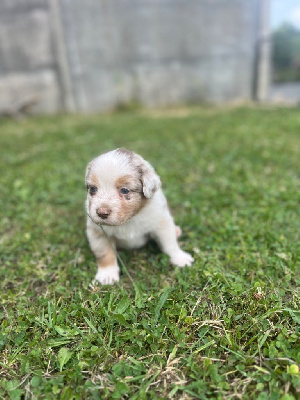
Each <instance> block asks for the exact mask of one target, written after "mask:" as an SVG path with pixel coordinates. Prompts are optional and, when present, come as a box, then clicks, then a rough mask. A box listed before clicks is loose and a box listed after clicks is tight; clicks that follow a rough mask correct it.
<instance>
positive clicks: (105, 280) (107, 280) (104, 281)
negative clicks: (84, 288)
mask: <svg viewBox="0 0 300 400" xmlns="http://www.w3.org/2000/svg"><path fill="white" fill-rule="evenodd" d="M95 280H96V281H98V282H100V283H101V285H113V284H114V283H115V282H119V280H120V274H119V267H118V266H116V265H112V266H111V267H104V268H98V272H97V274H96V276H95Z"/></svg>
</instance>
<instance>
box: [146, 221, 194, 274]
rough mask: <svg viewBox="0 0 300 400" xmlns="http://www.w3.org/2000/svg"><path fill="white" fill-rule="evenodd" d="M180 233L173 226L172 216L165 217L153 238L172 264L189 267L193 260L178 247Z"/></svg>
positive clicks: (176, 227)
mask: <svg viewBox="0 0 300 400" xmlns="http://www.w3.org/2000/svg"><path fill="white" fill-rule="evenodd" d="M180 233H181V230H180V228H179V227H178V226H175V224H174V221H173V218H172V216H171V215H167V216H165V217H164V218H163V219H162V221H161V223H160V224H159V227H158V228H157V230H156V231H155V232H154V235H153V237H154V239H155V240H156V241H157V243H158V245H159V246H160V247H161V249H162V251H163V252H164V253H166V254H168V256H170V258H171V263H172V264H174V265H176V266H178V267H184V266H186V265H191V264H192V262H193V261H194V259H193V257H192V256H191V255H190V254H189V253H186V252H185V251H183V250H181V248H180V247H179V244H178V242H177V237H178V236H180Z"/></svg>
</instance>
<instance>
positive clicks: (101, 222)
mask: <svg viewBox="0 0 300 400" xmlns="http://www.w3.org/2000/svg"><path fill="white" fill-rule="evenodd" d="M87 215H88V216H89V217H90V219H91V220H92V221H93V222H94V223H95V224H96V225H99V226H102V225H103V226H120V225H124V224H125V223H126V222H127V220H125V221H112V220H110V219H109V218H105V219H102V218H100V217H97V218H93V217H92V216H91V215H90V214H87Z"/></svg>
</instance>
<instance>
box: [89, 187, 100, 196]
mask: <svg viewBox="0 0 300 400" xmlns="http://www.w3.org/2000/svg"><path fill="white" fill-rule="evenodd" d="M97 190H98V189H97V187H96V186H90V187H89V193H90V194H91V195H93V194H95V193H97Z"/></svg>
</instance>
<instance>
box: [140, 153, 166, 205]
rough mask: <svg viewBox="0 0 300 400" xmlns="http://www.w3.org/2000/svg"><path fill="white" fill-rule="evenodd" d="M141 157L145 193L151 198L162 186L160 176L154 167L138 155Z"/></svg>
mask: <svg viewBox="0 0 300 400" xmlns="http://www.w3.org/2000/svg"><path fill="white" fill-rule="evenodd" d="M137 157H138V159H139V166H138V168H139V171H140V173H141V181H142V184H143V193H144V196H145V197H147V199H150V197H152V196H153V195H154V193H155V192H156V191H157V190H158V189H159V188H160V187H161V181H160V179H159V176H158V175H157V174H156V172H155V171H154V168H153V167H152V166H151V165H150V164H149V163H148V161H146V160H144V159H143V158H142V157H140V156H137Z"/></svg>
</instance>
